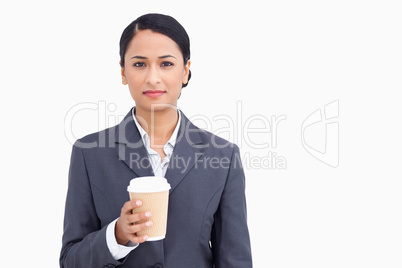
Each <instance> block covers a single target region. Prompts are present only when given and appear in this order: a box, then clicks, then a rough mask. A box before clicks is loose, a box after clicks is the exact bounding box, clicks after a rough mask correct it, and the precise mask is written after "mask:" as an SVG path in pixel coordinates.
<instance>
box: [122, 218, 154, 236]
mask: <svg viewBox="0 0 402 268" xmlns="http://www.w3.org/2000/svg"><path fill="white" fill-rule="evenodd" d="M152 225H153V223H152V221H146V222H143V223H140V224H134V225H129V226H127V233H129V234H136V233H138V232H140V231H142V230H145V229H148V228H149V227H151V226H152Z"/></svg>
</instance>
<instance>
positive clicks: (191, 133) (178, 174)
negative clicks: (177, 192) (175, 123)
mask: <svg viewBox="0 0 402 268" xmlns="http://www.w3.org/2000/svg"><path fill="white" fill-rule="evenodd" d="M181 115H182V120H181V124H180V128H179V131H178V134H177V140H176V144H175V146H174V149H173V154H172V156H171V158H170V161H169V167H168V169H167V171H166V175H165V177H166V179H167V180H168V182H169V183H170V187H171V189H170V194H172V192H173V191H174V189H175V188H176V187H177V185H179V183H180V182H181V181H182V180H183V178H184V177H185V176H186V174H187V173H188V172H189V171H190V170H191V169H192V168H193V167H194V165H195V163H196V162H197V160H198V159H199V158H200V157H201V156H202V155H203V148H204V147H205V145H204V144H203V142H202V139H201V136H200V134H199V132H200V131H202V130H200V129H199V128H197V127H196V126H194V125H193V124H192V123H191V122H190V120H188V118H187V117H186V116H185V115H184V114H183V113H182V114H181Z"/></svg>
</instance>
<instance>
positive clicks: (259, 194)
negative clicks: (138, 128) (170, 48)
mask: <svg viewBox="0 0 402 268" xmlns="http://www.w3.org/2000/svg"><path fill="white" fill-rule="evenodd" d="M398 2H399V1H265V2H263V1H252V0H249V1H242V2H240V3H238V4H237V3H234V1H227V2H224V1H200V2H198V3H197V2H190V1H182V2H179V1H174V2H172V1H114V2H112V1H64V2H60V1H13V2H7V3H6V2H5V1H3V2H2V3H1V4H0V22H1V24H0V25H1V32H0V34H1V43H0V45H1V50H0V59H1V60H0V64H1V79H0V88H1V106H0V108H1V113H0V114H1V123H2V128H1V141H2V149H1V155H2V165H1V186H0V191H1V193H0V196H1V211H2V219H1V228H0V230H1V231H0V232H1V234H0V235H1V243H2V244H5V247H2V248H3V250H2V266H4V267H6V266H11V267H28V265H29V266H32V265H33V266H35V267H36V265H41V267H58V258H59V251H60V247H61V235H62V222H63V213H64V201H65V194H66V190H67V174H68V166H69V161H70V153H71V141H70V140H69V139H68V137H66V135H65V118H66V115H67V114H68V113H69V111H70V109H72V108H73V107H74V106H75V105H77V104H81V103H89V104H90V105H98V103H99V102H101V103H105V104H106V105H109V104H112V106H115V107H116V109H115V110H114V111H109V110H106V117H105V116H104V117H103V118H107V119H108V121H107V122H106V126H108V125H113V120H114V119H117V118H119V117H120V116H124V115H125V114H126V113H127V112H128V111H129V109H130V108H131V107H132V106H133V105H134V102H133V100H132V99H131V96H130V94H129V92H128V89H127V88H126V87H124V86H123V85H122V84H121V78H120V69H119V65H118V62H119V54H118V49H119V47H118V42H119V38H120V35H121V33H122V31H123V29H124V28H125V27H126V26H127V25H128V24H129V23H130V22H131V21H132V20H134V19H135V18H137V17H138V16H140V15H142V14H144V13H148V12H159V13H165V14H170V15H172V16H173V17H175V18H176V19H177V20H178V21H179V22H180V23H181V24H182V25H183V26H184V27H185V28H186V30H187V32H188V34H189V36H190V39H191V53H192V55H191V59H192V66H191V70H192V74H193V77H192V80H191V81H190V83H189V86H188V87H187V88H185V89H184V90H183V94H182V96H181V98H180V100H179V107H180V108H181V109H182V110H183V112H184V113H185V114H186V115H187V116H188V117H196V116H204V117H206V118H209V119H211V124H212V129H210V130H212V131H214V130H216V129H218V128H219V127H223V126H224V124H223V125H222V126H220V125H219V124H220V123H222V122H217V121H215V122H214V121H213V120H212V119H213V118H214V116H217V115H227V116H230V117H231V118H233V120H234V122H235V123H236V126H238V128H239V129H240V130H241V129H242V127H244V123H245V121H246V120H247V118H250V117H252V116H256V115H260V116H263V117H265V118H268V119H271V117H272V116H280V115H286V120H283V121H281V122H280V123H279V125H278V128H277V139H276V141H277V146H276V148H273V147H272V146H271V147H269V148H265V149H256V148H253V146H250V145H249V144H246V143H245V142H244V140H243V139H242V138H241V137H239V136H241V135H238V136H235V135H233V136H230V135H229V136H228V138H229V139H230V140H232V141H235V142H237V143H239V145H240V148H241V153H242V155H246V154H249V155H250V156H258V157H264V156H265V155H267V154H268V152H269V151H271V152H275V153H276V154H277V155H278V156H282V157H284V158H285V159H286V168H285V169H275V168H273V167H271V168H269V167H263V168H258V167H255V166H254V167H251V166H249V167H245V172H246V182H247V190H246V191H247V200H248V221H249V229H250V234H251V240H252V251H253V259H254V267H257V268H260V267H261V268H264V267H272V268H285V267H286V268H294V267H309V268H313V267H317V268H322V267H324V268H327V267H336V268H338V267H353V268H354V267H387V268H391V267H402V259H401V251H402V243H401V241H402V228H401V226H402V215H401V213H402V212H401V209H402V207H401V204H402V194H401V190H402V183H401V179H402V176H401V175H402V172H401V169H400V160H401V149H402V148H401V147H402V146H401V134H402V131H401V126H400V122H401V120H400V116H401V114H402V109H401V104H400V97H398V96H400V94H398V93H399V91H401V89H402V87H401V85H402V82H401V71H402V64H401V62H402V53H401V47H402V38H401V30H402V29H401V28H402V27H401V25H402V17H401V13H402V9H401V6H400V4H399V3H398ZM336 100H338V101H339V118H338V119H337V120H338V122H339V165H338V167H336V168H334V167H331V166H329V165H326V164H325V163H323V162H321V161H319V160H317V159H316V158H314V157H312V156H311V155H310V154H309V153H308V152H307V151H306V150H305V149H304V148H303V146H302V143H301V126H302V123H303V121H304V120H305V119H306V118H307V117H308V116H309V115H310V114H311V113H313V112H314V111H316V110H317V109H320V108H322V107H324V106H325V105H326V104H328V103H330V102H332V101H336ZM239 103H241V114H242V118H243V121H242V122H241V120H240V119H239V118H238V117H237V116H236V115H237V114H238V110H239ZM112 106H107V107H112ZM100 110H101V109H99V110H98V111H100ZM98 111H96V110H85V111H83V112H82V113H79V114H77V115H76V117H74V120H73V121H72V123H71V124H70V127H71V129H70V130H72V131H73V133H74V135H75V137H77V138H78V137H82V136H83V135H86V134H89V133H91V132H95V131H98V130H99V129H102V128H104V127H105V121H104V120H103V121H102V122H101V124H99V114H98ZM254 123H255V126H254V127H260V128H261V127H262V126H263V125H262V124H261V121H260V122H257V121H255V122H254ZM199 125H200V126H201V127H203V126H202V124H199ZM205 127H207V126H205ZM236 133H237V134H239V132H238V130H236ZM266 135H267V136H264V134H255V136H254V138H253V140H254V142H255V143H265V142H266V141H270V140H269V138H268V137H270V136H269V135H271V134H269V133H266ZM323 135H325V132H323ZM321 137H322V136H321ZM316 142H317V141H316ZM317 144H319V142H317Z"/></svg>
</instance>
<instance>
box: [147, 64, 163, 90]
mask: <svg viewBox="0 0 402 268" xmlns="http://www.w3.org/2000/svg"><path fill="white" fill-rule="evenodd" d="M145 82H147V83H148V84H150V85H152V86H155V85H157V84H158V83H160V82H161V77H160V74H159V71H158V69H157V67H155V66H152V67H151V68H149V70H148V73H147V77H146V80H145Z"/></svg>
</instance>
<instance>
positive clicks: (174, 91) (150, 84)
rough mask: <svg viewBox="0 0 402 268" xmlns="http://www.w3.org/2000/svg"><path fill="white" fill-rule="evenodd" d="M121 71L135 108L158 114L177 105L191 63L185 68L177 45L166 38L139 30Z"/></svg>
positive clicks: (130, 45) (128, 50)
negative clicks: (157, 112)
mask: <svg viewBox="0 0 402 268" xmlns="http://www.w3.org/2000/svg"><path fill="white" fill-rule="evenodd" d="M124 60H125V66H124V68H123V67H122V68H121V75H122V82H123V84H124V85H128V87H129V89H130V93H131V96H132V97H133V99H134V101H135V103H136V107H137V109H141V110H143V111H144V110H145V111H157V110H158V111H160V110H164V109H167V108H171V107H172V106H171V105H173V106H177V99H178V98H179V96H180V92H181V89H182V84H185V83H187V79H188V74H189V68H190V61H188V62H187V64H186V65H184V60H183V54H182V53H181V51H180V48H179V46H178V45H177V44H176V42H174V41H173V40H172V39H170V38H169V37H167V36H166V35H163V34H160V33H156V32H152V31H151V30H140V31H138V32H137V33H136V34H135V36H134V38H133V39H132V40H131V42H130V44H129V46H128V47H127V50H126V54H125V55H124Z"/></svg>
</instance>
